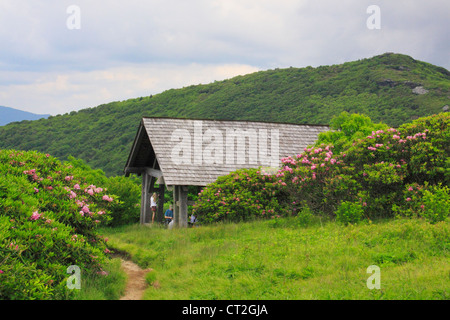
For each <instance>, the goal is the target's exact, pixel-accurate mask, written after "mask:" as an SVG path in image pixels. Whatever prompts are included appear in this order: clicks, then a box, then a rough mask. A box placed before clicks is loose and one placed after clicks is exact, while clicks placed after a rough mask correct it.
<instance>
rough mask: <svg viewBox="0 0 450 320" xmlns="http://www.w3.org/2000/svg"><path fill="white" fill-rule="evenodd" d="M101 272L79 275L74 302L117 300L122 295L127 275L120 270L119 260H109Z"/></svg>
mask: <svg viewBox="0 0 450 320" xmlns="http://www.w3.org/2000/svg"><path fill="white" fill-rule="evenodd" d="M103 271H104V273H99V274H97V273H95V274H81V277H80V280H81V286H80V289H79V291H78V290H77V292H76V295H75V300H118V299H119V298H120V297H121V296H122V295H123V294H124V292H125V286H126V281H127V275H126V274H125V272H124V271H123V270H122V269H121V260H120V259H119V258H114V259H111V260H109V261H108V262H107V263H106V264H105V265H104V266H103Z"/></svg>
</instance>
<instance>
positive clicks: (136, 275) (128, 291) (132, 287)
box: [120, 259, 152, 300]
mask: <svg viewBox="0 0 450 320" xmlns="http://www.w3.org/2000/svg"><path fill="white" fill-rule="evenodd" d="M121 261H122V269H123V270H124V271H125V272H126V273H127V275H128V281H127V286H126V288H125V295H124V296H122V297H121V298H120V300H141V298H142V295H143V294H144V291H145V289H146V288H147V286H148V285H147V283H146V281H145V275H146V274H147V272H150V271H152V269H141V267H139V266H138V265H137V264H135V263H134V262H132V261H129V260H124V259H121Z"/></svg>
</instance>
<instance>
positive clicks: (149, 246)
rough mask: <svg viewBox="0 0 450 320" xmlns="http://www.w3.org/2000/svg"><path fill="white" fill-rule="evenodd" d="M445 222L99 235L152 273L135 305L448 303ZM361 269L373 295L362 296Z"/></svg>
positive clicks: (263, 224)
mask: <svg viewBox="0 0 450 320" xmlns="http://www.w3.org/2000/svg"><path fill="white" fill-rule="evenodd" d="M449 226H450V223H449V222H448V221H447V222H442V223H438V224H435V225H431V224H429V223H427V222H425V221H422V220H406V219H401V220H389V221H379V222H375V223H370V224H369V223H360V224H358V225H349V226H347V227H346V226H343V225H342V224H338V223H336V222H322V221H319V220H317V219H316V220H315V221H313V222H312V223H310V225H309V226H308V227H302V226H301V225H300V224H298V223H297V222H296V220H295V219H294V218H287V219H278V220H270V221H255V222H248V223H240V224H218V225H211V226H201V227H198V228H189V229H174V230H167V229H164V228H162V227H157V226H154V227H147V226H140V225H132V226H127V227H121V228H116V229H105V230H103V233H104V234H105V235H106V236H107V237H109V239H110V241H109V242H110V245H111V246H112V247H115V248H117V249H120V250H125V251H127V252H128V253H130V255H131V257H132V259H133V260H134V261H135V262H136V263H138V264H139V265H141V266H142V267H145V268H146V267H151V268H153V269H154V270H155V273H154V274H153V275H152V277H151V280H148V282H149V283H151V285H150V286H149V288H148V289H147V290H146V292H145V294H144V299H149V300H151V299H172V300H178V299H194V300H195V299H208V300H213V299H220V300H222V299H232V300H233V299H263V300H264V299H274V300H278V299H283V300H290V299H338V300H340V299H358V300H359V299H401V300H406V299H447V300H448V299H449V298H450V279H449V277H450V273H449V270H450V260H449V257H450V254H449V249H450V228H449ZM370 265H377V266H379V267H380V269H381V289H379V290H378V289H373V290H369V289H368V288H367V285H366V283H367V279H368V278H369V276H370V275H371V274H368V273H366V270H367V268H368V267H369V266H370Z"/></svg>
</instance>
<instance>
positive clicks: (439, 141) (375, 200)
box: [280, 114, 450, 218]
mask: <svg viewBox="0 0 450 320" xmlns="http://www.w3.org/2000/svg"><path fill="white" fill-rule="evenodd" d="M449 119H450V117H449V116H448V115H447V114H440V115H435V116H431V117H427V118H423V119H419V120H417V121H414V122H413V123H411V124H407V125H403V126H401V127H400V128H399V129H394V128H389V129H387V130H377V131H373V132H372V133H371V134H370V135H368V136H367V137H365V138H363V139H358V140H356V141H354V142H353V143H352V145H351V146H350V147H348V148H346V149H344V150H343V151H342V152H340V153H339V154H334V153H333V152H332V150H333V148H332V146H331V145H329V146H323V145H320V146H315V147H311V148H305V152H304V153H303V154H301V155H297V157H296V158H291V157H290V158H286V159H282V161H283V163H284V165H285V166H284V167H282V168H281V170H280V173H282V174H283V175H284V178H285V179H286V180H285V181H286V183H289V182H290V183H289V184H288V191H289V192H290V194H291V199H290V200H289V201H292V200H294V201H295V202H296V203H300V202H301V201H306V202H307V204H308V205H309V206H310V208H312V209H314V210H315V211H316V212H317V211H321V212H323V213H326V214H330V215H333V214H334V213H335V212H336V209H337V208H338V206H339V205H340V203H341V202H343V201H350V202H353V203H360V204H361V206H362V208H363V210H364V213H365V215H366V216H367V217H369V218H376V217H381V216H384V217H390V216H393V211H392V210H393V206H398V205H402V204H403V187H404V185H406V184H411V183H417V184H418V185H423V184H424V183H425V182H429V183H430V184H432V185H435V184H437V183H440V182H441V183H445V184H447V183H448V178H449V176H448V174H447V175H446V174H445V173H446V172H448V166H447V164H448V157H449V144H448V141H449V131H450V129H449V126H448V124H449ZM292 203H293V202H292Z"/></svg>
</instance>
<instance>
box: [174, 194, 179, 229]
mask: <svg viewBox="0 0 450 320" xmlns="http://www.w3.org/2000/svg"><path fill="white" fill-rule="evenodd" d="M179 188H180V186H173V223H174V226H175V227H178V225H179V222H180V208H179V206H178V202H179V201H178V200H179V197H180V193H179V190H178V189H179Z"/></svg>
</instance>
